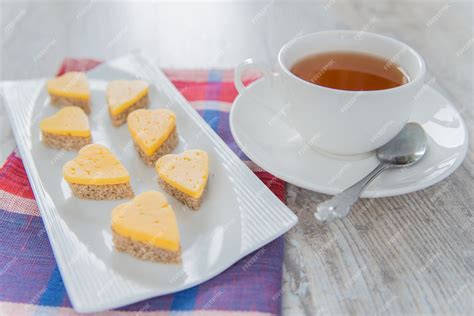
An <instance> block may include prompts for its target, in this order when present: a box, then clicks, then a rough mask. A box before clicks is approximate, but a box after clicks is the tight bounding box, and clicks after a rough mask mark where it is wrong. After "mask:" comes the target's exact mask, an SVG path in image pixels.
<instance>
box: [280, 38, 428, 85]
mask: <svg viewBox="0 0 474 316" xmlns="http://www.w3.org/2000/svg"><path fill="white" fill-rule="evenodd" d="M330 33H333V34H334V35H337V34H360V36H364V35H370V36H373V37H378V38H379V39H382V40H386V41H391V42H394V43H396V44H398V45H401V46H403V47H404V48H405V50H404V51H409V52H410V53H411V54H412V55H413V56H415V58H416V59H417V60H418V63H419V65H420V74H419V75H418V76H416V78H414V79H413V80H410V81H409V82H407V83H405V84H402V85H400V86H398V87H393V88H389V89H382V90H363V91H354V90H342V89H335V88H330V87H325V86H321V85H318V84H314V83H310V82H308V81H306V80H303V79H301V78H300V77H298V76H296V75H295V74H293V73H292V72H291V71H290V70H289V69H288V67H287V65H285V64H284V63H283V61H282V58H283V54H284V53H285V52H286V51H287V50H289V49H290V48H291V46H293V45H294V44H295V43H296V42H297V41H300V40H302V39H304V38H307V37H311V36H314V35H316V34H330ZM278 63H279V64H280V66H281V68H282V69H283V71H284V72H285V73H286V74H287V75H289V76H290V77H292V78H294V79H296V80H298V81H299V82H301V83H303V84H305V85H307V86H311V87H314V88H317V89H322V90H327V91H332V92H338V93H344V94H359V93H364V94H380V93H387V92H388V91H390V92H396V91H399V90H402V89H408V88H410V87H411V86H413V85H416V84H418V83H419V82H420V81H422V80H423V77H424V74H425V73H426V64H425V61H424V59H423V57H421V55H420V54H419V53H418V52H417V51H416V50H414V49H413V48H412V47H411V46H409V45H408V44H406V43H404V42H402V41H399V40H397V39H394V38H392V37H389V36H385V35H382V34H377V33H372V32H366V31H354V30H330V31H320V32H313V33H308V34H305V35H302V36H299V37H297V38H294V39H292V40H291V41H289V42H287V43H286V44H285V45H283V46H282V48H281V49H280V51H279V52H278Z"/></svg>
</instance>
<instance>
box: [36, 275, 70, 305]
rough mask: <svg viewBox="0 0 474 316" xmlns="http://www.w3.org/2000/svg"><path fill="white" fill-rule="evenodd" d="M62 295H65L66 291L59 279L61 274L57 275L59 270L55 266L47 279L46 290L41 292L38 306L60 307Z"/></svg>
mask: <svg viewBox="0 0 474 316" xmlns="http://www.w3.org/2000/svg"><path fill="white" fill-rule="evenodd" d="M64 295H66V289H65V288H64V285H63V280H62V278H61V274H60V273H59V268H58V266H56V267H55V268H54V270H53V272H52V273H51V276H50V277H49V281H48V284H47V285H46V289H45V291H44V292H43V295H41V298H40V300H39V302H38V304H39V305H47V306H61V305H62V302H63V299H64Z"/></svg>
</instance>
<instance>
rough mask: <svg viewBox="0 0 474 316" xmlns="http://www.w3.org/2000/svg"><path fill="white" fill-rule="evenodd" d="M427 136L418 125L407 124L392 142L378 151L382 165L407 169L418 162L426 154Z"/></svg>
mask: <svg viewBox="0 0 474 316" xmlns="http://www.w3.org/2000/svg"><path fill="white" fill-rule="evenodd" d="M426 148H427V146H426V134H425V131H424V130H423V128H422V127H421V126H420V125H419V124H416V123H407V124H406V125H405V127H404V128H403V129H402V130H401V132H400V133H398V135H397V136H395V138H393V139H392V140H391V141H389V142H388V143H386V144H385V145H383V146H382V147H379V148H378V149H377V150H376V152H375V153H376V155H377V158H378V159H379V160H380V162H381V163H386V164H390V165H392V166H394V167H397V166H398V167H406V166H409V165H412V164H414V163H416V162H418V161H419V160H420V159H421V158H422V157H423V156H424V155H425V153H426Z"/></svg>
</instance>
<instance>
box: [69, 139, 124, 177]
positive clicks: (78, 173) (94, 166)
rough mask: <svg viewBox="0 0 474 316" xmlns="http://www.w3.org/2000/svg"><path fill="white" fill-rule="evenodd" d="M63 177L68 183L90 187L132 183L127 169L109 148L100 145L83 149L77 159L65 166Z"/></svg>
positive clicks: (92, 145)
mask: <svg viewBox="0 0 474 316" xmlns="http://www.w3.org/2000/svg"><path fill="white" fill-rule="evenodd" d="M63 176H64V179H66V181H67V182H70V183H76V184H89V185H106V184H119V183H127V182H129V181H130V176H129V174H128V171H127V169H125V167H124V166H123V165H122V164H121V163H120V161H119V160H118V159H117V158H116V157H115V156H114V155H113V154H112V153H111V152H110V150H109V149H107V147H105V146H102V145H99V144H90V145H87V146H84V147H82V148H81V150H79V153H78V155H77V157H76V158H74V159H73V160H70V161H68V162H67V163H66V164H65V165H64V167H63Z"/></svg>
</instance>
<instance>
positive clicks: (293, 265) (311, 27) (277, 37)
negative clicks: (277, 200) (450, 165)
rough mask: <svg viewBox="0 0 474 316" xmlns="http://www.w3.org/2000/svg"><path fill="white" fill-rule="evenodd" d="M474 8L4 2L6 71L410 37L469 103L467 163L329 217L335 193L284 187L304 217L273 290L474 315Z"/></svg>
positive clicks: (12, 75)
mask: <svg viewBox="0 0 474 316" xmlns="http://www.w3.org/2000/svg"><path fill="white" fill-rule="evenodd" d="M473 10H474V6H473V3H472V1H449V2H446V1H429V0H405V1H389V0H382V1H377V0H363V1H360V0H358V1H349V0H322V1H297V2H290V1H287V2H283V1H272V0H269V1H254V2H240V1H235V2H231V3H207V2H206V3H205V2H180V3H172V2H165V3H160V2H154V1H143V2H140V4H139V5H137V4H135V5H133V4H130V3H126V2H124V1H108V2H101V1H73V2H64V1H45V2H43V3H41V4H39V3H37V2H28V1H26V2H25V1H21V2H18V1H7V2H2V4H1V10H0V22H1V25H2V28H3V29H2V32H3V33H2V35H1V43H2V49H1V50H0V54H1V56H0V57H1V67H0V78H2V79H29V78H33V77H39V76H51V75H52V74H53V72H54V70H55V69H56V68H57V67H58V65H59V62H60V60H61V59H62V58H63V57H65V56H76V57H80V56H87V57H95V58H99V59H109V58H113V57H116V56H119V55H122V54H124V53H127V52H128V51H130V50H132V49H144V50H146V51H150V52H155V53H156V56H157V60H158V63H159V64H160V65H162V66H163V67H168V68H169V67H175V68H186V67H188V68H208V67H233V66H235V65H236V64H237V63H239V62H241V61H242V60H244V59H246V58H253V59H254V60H256V61H258V62H264V63H267V64H268V65H273V64H274V62H275V58H276V54H277V52H278V50H279V48H280V47H281V46H282V45H283V44H284V43H285V42H287V41H288V40H290V39H292V38H294V37H295V36H297V35H301V34H304V33H309V32H314V31H319V30H327V29H341V28H347V29H355V30H366V31H372V32H379V33H382V34H386V35H389V36H393V37H395V38H398V39H400V40H402V41H404V42H407V43H408V44H409V45H411V46H412V47H414V48H415V49H416V50H418V51H419V52H420V53H421V55H422V56H424V58H425V60H426V63H427V66H428V73H429V74H428V78H427V82H428V83H429V84H430V85H432V86H434V87H435V88H436V89H438V90H439V91H441V92H442V93H443V94H444V95H446V96H447V97H448V98H449V99H450V100H452V101H453V102H454V104H455V106H456V107H457V109H458V110H459V111H460V112H461V114H462V116H463V118H464V120H465V122H466V125H467V126H468V133H469V136H470V141H469V142H470V150H469V153H468V156H467V158H466V160H465V161H464V162H463V164H462V165H461V166H460V167H459V169H458V170H457V171H456V172H455V173H454V174H453V175H451V176H450V177H449V178H448V179H446V180H444V181H442V182H441V183H439V184H437V185H435V186H433V187H430V188H428V189H426V190H423V191H420V192H415V193H412V194H408V195H404V196H399V197H392V198H382V199H364V200H361V201H360V202H359V203H357V205H356V206H355V209H354V211H353V212H352V214H351V215H350V216H349V217H347V218H346V219H344V220H341V221H339V222H336V223H332V224H329V225H324V226H323V225H319V224H318V223H317V222H316V221H315V219H314V217H313V215H312V213H313V212H314V210H315V208H316V205H317V204H318V203H319V202H320V201H322V200H324V199H326V198H327V196H324V195H321V194H316V193H314V192H310V191H307V190H304V189H301V188H297V187H295V186H292V185H288V203H289V207H290V208H291V209H292V210H294V212H295V213H296V214H297V215H298V217H299V219H300V222H299V224H298V225H297V226H296V227H295V228H294V229H292V230H291V231H290V232H289V233H288V234H287V235H286V241H287V242H286V255H285V267H284V268H285V273H284V280H285V282H284V287H283V289H282V291H281V292H279V293H275V297H277V296H280V295H281V296H282V298H283V314H285V315H303V314H307V315H345V314H352V315H402V314H403V315H416V314H436V315H472V314H474V306H473V305H474V303H473V297H474V285H473V284H474V283H473V270H474V248H473V241H474V234H473V215H472V211H473V209H474V194H473V192H474V181H473V179H474V168H473V167H474V166H473V164H474V153H473V151H472V145H473V140H474V135H473V133H472V132H473V129H472V126H473V124H474V106H473V90H474V86H473V85H474V81H473V77H474V76H473V74H474V68H473V67H474V62H473V61H474V58H473V56H474V34H473V29H474V26H473ZM137 16H140V19H136V17H137ZM104 20H106V21H107V23H104V22H103V21H104ZM39 21H41V32H38V31H37V29H38V23H39ZM5 122H6V119H5V117H4V112H3V110H1V109H0V128H1V127H3V128H2V133H1V134H0V141H1V151H2V152H1V154H2V156H1V157H0V158H1V159H2V161H3V159H4V157H5V155H6V154H8V153H9V150H10V149H11V147H12V146H13V142H12V137H11V132H9V130H8V128H5V124H4V123H5Z"/></svg>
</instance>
